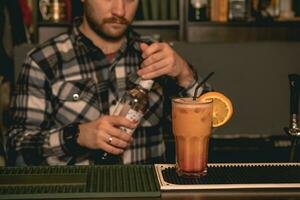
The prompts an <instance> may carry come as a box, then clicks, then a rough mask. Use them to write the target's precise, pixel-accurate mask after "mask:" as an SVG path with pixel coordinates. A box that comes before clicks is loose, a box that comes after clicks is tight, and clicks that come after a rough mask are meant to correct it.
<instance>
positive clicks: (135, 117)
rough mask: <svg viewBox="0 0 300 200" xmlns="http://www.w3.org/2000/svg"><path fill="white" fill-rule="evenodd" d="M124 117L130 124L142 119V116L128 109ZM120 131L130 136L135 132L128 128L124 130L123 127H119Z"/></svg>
mask: <svg viewBox="0 0 300 200" xmlns="http://www.w3.org/2000/svg"><path fill="white" fill-rule="evenodd" d="M125 117H126V118H127V119H129V120H130V121H132V122H139V121H140V120H141V118H142V117H143V114H142V113H139V112H137V111H135V110H133V109H130V110H129V111H128V113H127V114H126V116H125ZM120 129H121V130H122V131H124V132H126V133H128V134H130V135H131V134H132V133H133V131H134V130H135V129H129V128H125V127H121V128H120Z"/></svg>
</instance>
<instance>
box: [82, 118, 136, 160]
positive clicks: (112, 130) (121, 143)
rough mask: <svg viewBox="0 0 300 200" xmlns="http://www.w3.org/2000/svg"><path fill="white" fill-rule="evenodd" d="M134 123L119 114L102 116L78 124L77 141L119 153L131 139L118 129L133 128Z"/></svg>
mask: <svg viewBox="0 0 300 200" xmlns="http://www.w3.org/2000/svg"><path fill="white" fill-rule="evenodd" d="M136 125H137V124H136V123H134V122H131V121H129V120H128V119H126V118H125V117H120V116H103V117H101V118H99V119H98V120H96V121H92V122H89V123H85V124H80V125H79V136H78V138H77V143H78V144H79V145H81V146H83V147H86V148H89V149H102V150H104V151H106V152H108V153H110V154H114V155H119V154H122V153H123V152H124V149H126V148H127V147H128V145H129V144H130V142H131V141H132V136H131V135H130V134H128V133H126V132H124V131H122V130H121V129H120V127H125V128H129V129H133V128H135V127H136Z"/></svg>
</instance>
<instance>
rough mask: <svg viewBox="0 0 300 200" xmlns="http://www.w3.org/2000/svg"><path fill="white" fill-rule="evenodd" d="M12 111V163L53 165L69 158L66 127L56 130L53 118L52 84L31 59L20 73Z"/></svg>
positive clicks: (10, 147)
mask: <svg viewBox="0 0 300 200" xmlns="http://www.w3.org/2000/svg"><path fill="white" fill-rule="evenodd" d="M10 111H11V118H12V124H11V126H10V128H9V129H8V132H7V151H8V156H9V160H10V161H12V162H16V160H22V161H24V162H25V164H26V165H40V164H43V163H47V164H51V160H61V158H64V160H67V159H69V158H68V155H66V151H65V150H64V148H65V147H64V144H63V139H62V135H63V128H55V127H56V126H55V124H54V122H53V120H52V117H51V116H52V113H53V107H52V104H51V85H50V83H49V81H48V79H47V76H46V74H45V73H44V71H43V70H42V69H41V67H40V66H39V65H38V64H37V63H36V62H35V61H34V60H33V59H32V58H31V57H30V56H28V57H27V58H26V60H25V63H24V65H23V68H22V70H21V72H20V76H19V79H18V82H17V84H16V88H15V92H14V94H13V96H12V101H11V109H10ZM15 164H18V163H15Z"/></svg>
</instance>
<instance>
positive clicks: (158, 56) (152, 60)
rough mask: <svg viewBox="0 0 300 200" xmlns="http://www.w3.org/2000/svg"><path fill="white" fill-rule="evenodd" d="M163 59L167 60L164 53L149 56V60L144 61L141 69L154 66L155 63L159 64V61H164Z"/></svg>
mask: <svg viewBox="0 0 300 200" xmlns="http://www.w3.org/2000/svg"><path fill="white" fill-rule="evenodd" d="M163 59H165V56H164V54H163V53H160V52H158V53H155V54H153V55H151V56H149V57H148V58H146V59H145V60H144V61H143V63H142V65H141V67H142V68H144V67H148V66H150V65H152V64H154V63H157V62H159V61H161V60H163Z"/></svg>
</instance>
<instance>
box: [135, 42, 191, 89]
mask: <svg viewBox="0 0 300 200" xmlns="http://www.w3.org/2000/svg"><path fill="white" fill-rule="evenodd" d="M141 50H142V57H143V59H144V61H143V62H142V64H141V69H140V70H138V72H137V73H138V75H139V76H141V77H142V78H143V79H154V78H157V77H160V76H163V75H167V76H171V77H174V78H176V80H177V82H178V84H179V85H180V86H182V87H187V86H189V85H191V84H192V83H193V81H194V77H193V72H192V70H191V68H190V67H189V65H188V63H187V62H186V61H185V60H184V59H183V58H182V57H181V56H179V55H178V54H177V53H176V52H175V51H174V50H173V49H172V48H171V47H170V45H168V44H167V43H153V44H151V45H150V46H149V45H147V44H145V43H142V44H141Z"/></svg>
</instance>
